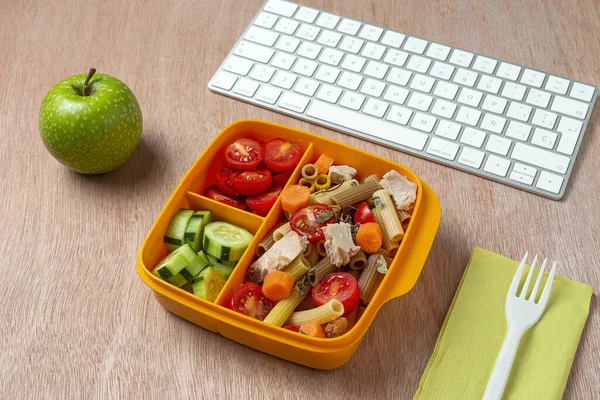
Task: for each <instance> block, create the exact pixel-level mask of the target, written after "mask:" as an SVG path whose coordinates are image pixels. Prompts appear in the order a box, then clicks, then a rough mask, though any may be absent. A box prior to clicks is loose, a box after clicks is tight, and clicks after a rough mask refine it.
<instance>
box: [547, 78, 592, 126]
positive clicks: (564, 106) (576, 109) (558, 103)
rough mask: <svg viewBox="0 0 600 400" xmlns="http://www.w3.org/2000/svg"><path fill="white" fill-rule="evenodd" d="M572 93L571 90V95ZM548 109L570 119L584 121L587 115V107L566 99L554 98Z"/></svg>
mask: <svg viewBox="0 0 600 400" xmlns="http://www.w3.org/2000/svg"><path fill="white" fill-rule="evenodd" d="M573 88H575V84H573ZM572 93H573V90H571V94H572ZM550 109H551V110H552V111H556V112H559V113H562V114H565V115H568V116H570V117H575V118H580V119H584V118H585V116H586V115H587V111H588V105H587V104H585V103H582V102H580V101H577V100H572V99H568V98H566V97H562V96H554V101H553V102H552V106H551V107H550Z"/></svg>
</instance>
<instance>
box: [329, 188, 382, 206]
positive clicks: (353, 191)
mask: <svg viewBox="0 0 600 400" xmlns="http://www.w3.org/2000/svg"><path fill="white" fill-rule="evenodd" d="M378 190H381V187H380V186H379V184H378V183H377V182H365V183H362V184H360V185H358V186H354V187H348V188H346V189H344V190H340V191H338V192H336V193H335V194H333V195H332V196H331V201H333V202H334V203H335V204H337V205H339V206H342V207H348V206H350V205H352V204H358V203H362V202H363V201H366V200H367V199H369V198H370V197H371V196H373V193H375V192H377V191H378Z"/></svg>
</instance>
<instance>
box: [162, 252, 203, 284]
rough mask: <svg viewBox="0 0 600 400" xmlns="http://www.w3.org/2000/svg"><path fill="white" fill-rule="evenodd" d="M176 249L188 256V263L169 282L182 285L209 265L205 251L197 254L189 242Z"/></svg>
mask: <svg viewBox="0 0 600 400" xmlns="http://www.w3.org/2000/svg"><path fill="white" fill-rule="evenodd" d="M176 251H177V252H179V253H180V254H182V255H183V256H184V257H185V258H186V260H187V265H186V266H185V267H183V268H182V269H181V270H180V271H179V273H178V274H177V275H175V276H174V277H173V279H171V280H169V282H170V283H172V284H173V285H175V286H178V287H181V286H182V285H184V284H185V282H191V281H192V280H194V277H195V276H196V275H198V273H200V271H202V269H204V267H206V266H207V265H208V258H206V255H204V252H201V254H200V253H199V254H196V252H194V250H192V248H191V247H190V245H189V244H187V243H186V244H184V245H183V246H181V247H179V248H178V249H177V250H176ZM181 282H183V283H181Z"/></svg>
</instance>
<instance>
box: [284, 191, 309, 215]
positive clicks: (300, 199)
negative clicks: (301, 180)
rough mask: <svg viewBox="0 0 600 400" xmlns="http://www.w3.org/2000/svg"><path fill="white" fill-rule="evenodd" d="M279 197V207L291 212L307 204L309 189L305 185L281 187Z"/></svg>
mask: <svg viewBox="0 0 600 400" xmlns="http://www.w3.org/2000/svg"><path fill="white" fill-rule="evenodd" d="M280 197H281V208H283V210H284V211H287V212H290V213H292V214H293V213H295V212H296V211H298V210H299V209H301V208H304V207H306V206H307V205H308V201H309V200H310V190H308V188H307V187H306V186H300V185H290V186H288V187H286V188H285V189H283V191H282V192H281V194H280Z"/></svg>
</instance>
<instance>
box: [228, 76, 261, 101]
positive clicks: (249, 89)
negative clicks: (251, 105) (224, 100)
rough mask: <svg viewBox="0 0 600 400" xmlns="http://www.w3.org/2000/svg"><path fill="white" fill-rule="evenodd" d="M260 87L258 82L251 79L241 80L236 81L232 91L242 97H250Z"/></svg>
mask: <svg viewBox="0 0 600 400" xmlns="http://www.w3.org/2000/svg"><path fill="white" fill-rule="evenodd" d="M259 86H260V85H259V84H258V82H256V81H253V80H252V79H248V78H242V79H240V80H239V81H238V84H237V85H236V86H235V89H233V91H234V92H235V93H238V94H241V95H242V96H246V97H252V96H254V93H256V90H257V89H258V87H259Z"/></svg>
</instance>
